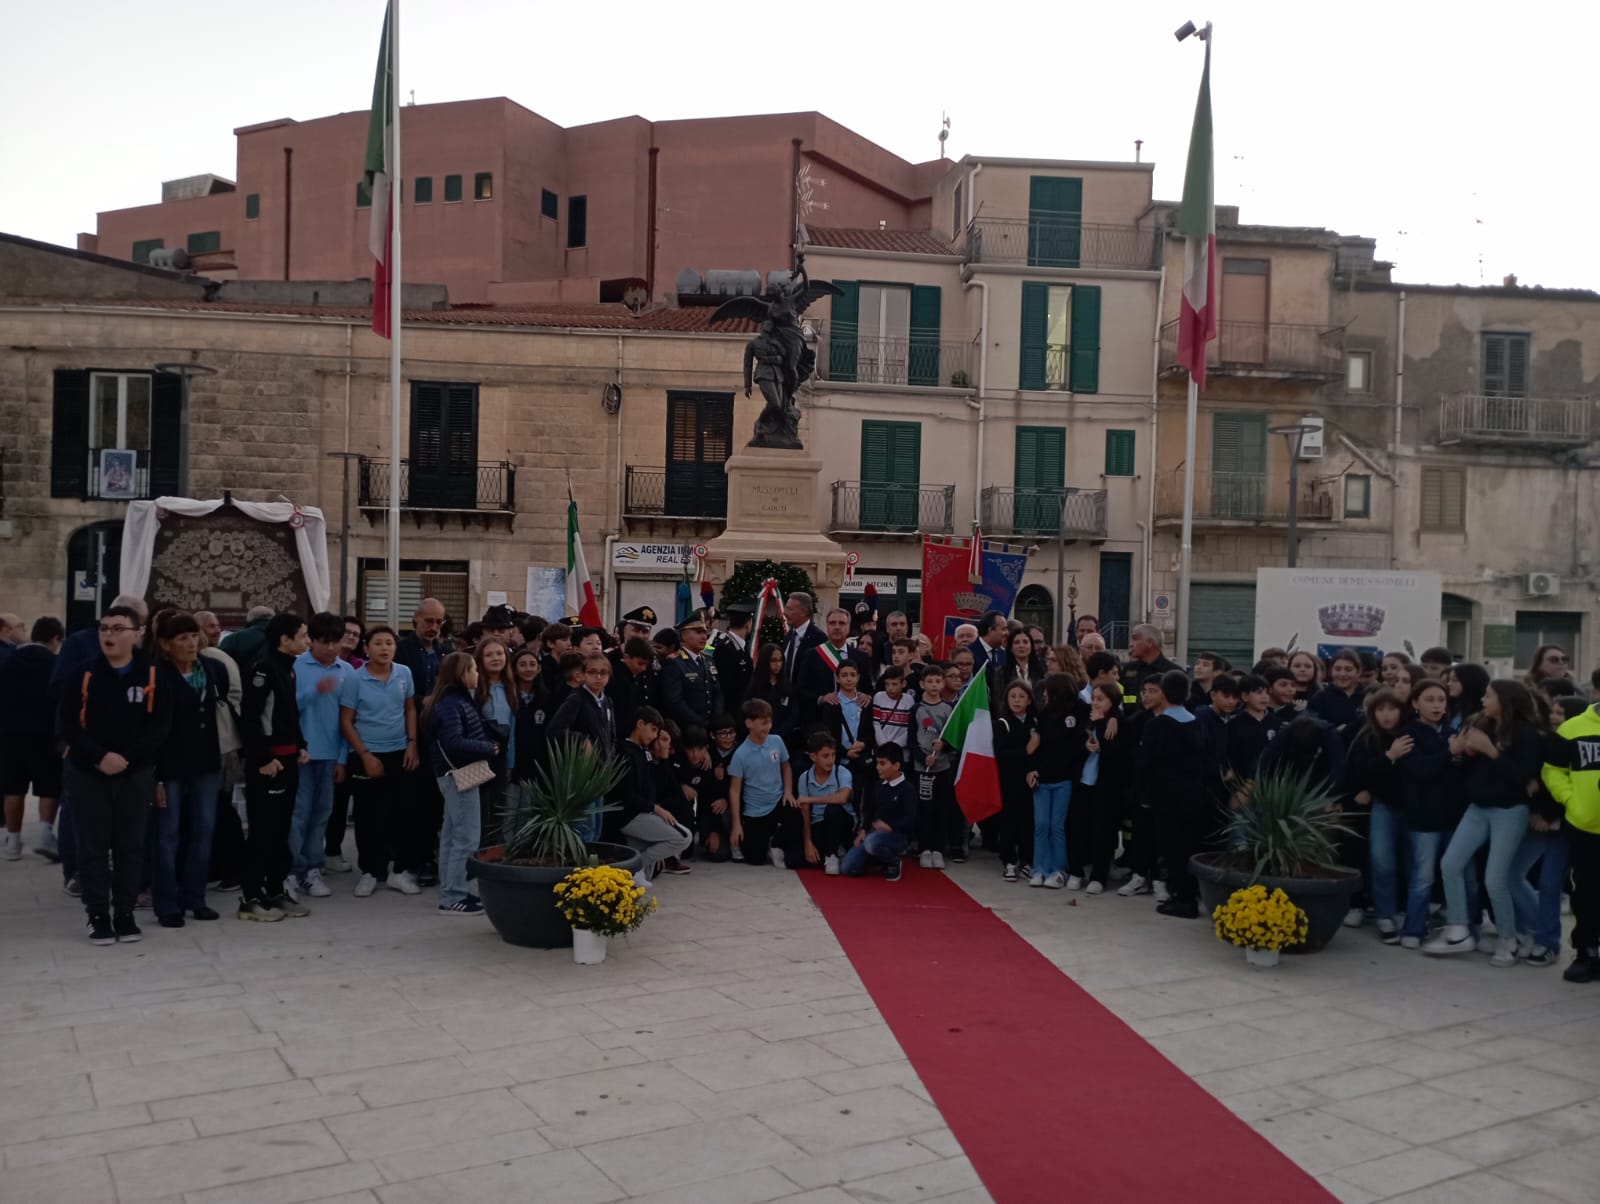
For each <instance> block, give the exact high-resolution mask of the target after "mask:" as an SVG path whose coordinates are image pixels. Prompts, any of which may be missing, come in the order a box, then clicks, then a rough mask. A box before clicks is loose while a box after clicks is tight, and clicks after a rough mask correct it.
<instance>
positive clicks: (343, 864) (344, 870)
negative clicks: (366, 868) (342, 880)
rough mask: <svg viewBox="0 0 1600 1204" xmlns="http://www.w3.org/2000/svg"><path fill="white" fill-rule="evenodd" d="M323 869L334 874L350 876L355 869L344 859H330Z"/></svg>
mask: <svg viewBox="0 0 1600 1204" xmlns="http://www.w3.org/2000/svg"><path fill="white" fill-rule="evenodd" d="M322 868H323V869H325V870H327V871H329V872H330V873H334V874H348V873H349V872H350V871H351V870H352V869H354V868H355V867H354V866H352V865H351V864H350V863H349V862H348V861H346V860H345V859H344V858H343V857H329V858H328V859H327V862H326V864H325V865H324V866H323V867H322Z"/></svg>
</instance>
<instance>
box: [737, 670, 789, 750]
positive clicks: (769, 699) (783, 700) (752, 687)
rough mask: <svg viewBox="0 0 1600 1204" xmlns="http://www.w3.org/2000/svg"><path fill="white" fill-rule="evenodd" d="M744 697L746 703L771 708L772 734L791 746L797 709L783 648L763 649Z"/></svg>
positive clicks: (752, 671)
mask: <svg viewBox="0 0 1600 1204" xmlns="http://www.w3.org/2000/svg"><path fill="white" fill-rule="evenodd" d="M744 696H745V700H746V701H748V700H750V699H752V698H759V699H760V700H761V701H762V702H764V703H766V704H767V705H768V706H770V707H771V708H772V732H773V734H774V735H775V736H778V737H780V738H781V739H782V740H783V741H784V743H785V744H788V743H790V738H791V737H792V735H793V734H794V708H793V707H792V706H791V705H790V698H789V685H788V683H787V682H786V681H784V679H783V649H782V647H780V646H779V645H777V644H763V645H761V649H760V651H758V652H757V653H756V659H755V665H754V667H753V668H752V670H751V673H750V684H749V686H747V687H746V688H745V692H744ZM790 751H791V752H792V751H793V749H791V750H790Z"/></svg>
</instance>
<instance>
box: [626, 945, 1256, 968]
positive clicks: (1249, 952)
mask: <svg viewBox="0 0 1600 1204" xmlns="http://www.w3.org/2000/svg"><path fill="white" fill-rule="evenodd" d="M600 955H601V956H602V957H604V956H605V950H603V949H602V950H601V953H600ZM1244 960H1245V964H1246V965H1249V966H1255V967H1257V968H1259V969H1270V968H1271V967H1273V966H1276V965H1277V964H1278V951H1277V950H1276V949H1246V950H1245V951H1244Z"/></svg>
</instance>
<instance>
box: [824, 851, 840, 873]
mask: <svg viewBox="0 0 1600 1204" xmlns="http://www.w3.org/2000/svg"><path fill="white" fill-rule="evenodd" d="M822 872H823V873H824V874H827V875H828V877H830V878H837V877H838V876H839V855H838V854H837V853H829V854H828V856H827V858H826V860H824V861H823V863H822Z"/></svg>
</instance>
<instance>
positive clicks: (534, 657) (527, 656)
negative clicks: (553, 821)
mask: <svg viewBox="0 0 1600 1204" xmlns="http://www.w3.org/2000/svg"><path fill="white" fill-rule="evenodd" d="M541 668H542V666H541V664H540V660H539V650H538V649H537V648H536V647H534V646H532V645H531V644H524V645H523V646H522V647H521V648H518V649H517V651H516V654H515V655H514V656H513V657H512V658H511V680H512V681H513V682H515V683H516V692H517V721H516V724H515V726H514V728H513V729H512V733H511V741H512V746H513V748H514V749H515V753H514V757H515V760H514V761H513V762H512V764H513V765H514V766H515V768H513V769H512V771H511V780H512V781H513V782H531V781H532V780H533V777H534V774H535V773H536V772H537V771H538V768H539V766H541V765H543V764H544V763H545V758H546V757H547V756H548V755H549V751H550V745H549V740H548V738H547V737H546V736H545V730H544V727H545V723H546V722H547V721H548V720H549V718H550V716H551V715H553V714H554V713H555V707H554V706H553V705H552V703H551V699H550V692H549V690H547V689H545V685H544V678H543V677H542V676H541V675H540V671H541Z"/></svg>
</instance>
